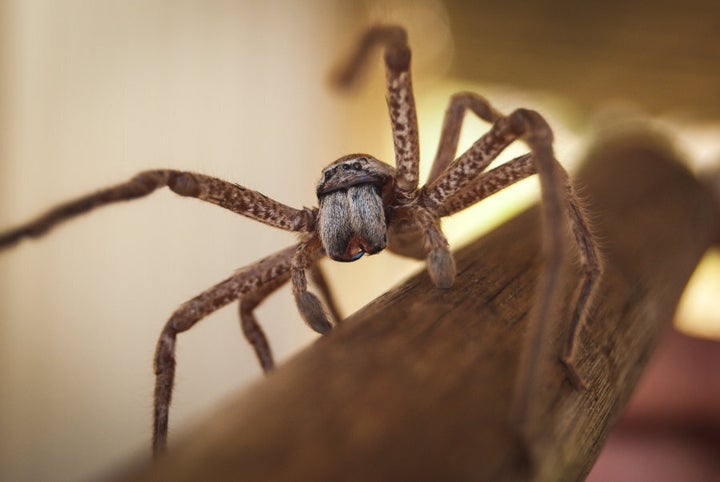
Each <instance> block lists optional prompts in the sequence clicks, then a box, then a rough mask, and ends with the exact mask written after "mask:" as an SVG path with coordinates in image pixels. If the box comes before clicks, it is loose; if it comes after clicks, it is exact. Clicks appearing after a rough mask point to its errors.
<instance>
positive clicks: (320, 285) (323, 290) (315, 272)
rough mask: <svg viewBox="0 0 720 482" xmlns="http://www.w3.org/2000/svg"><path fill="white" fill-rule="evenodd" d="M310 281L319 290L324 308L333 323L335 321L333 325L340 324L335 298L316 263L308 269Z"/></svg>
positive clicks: (340, 319) (340, 317) (340, 316)
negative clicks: (325, 307) (326, 309)
mask: <svg viewBox="0 0 720 482" xmlns="http://www.w3.org/2000/svg"><path fill="white" fill-rule="evenodd" d="M310 280H311V281H312V282H313V283H314V284H315V286H316V287H317V289H318V290H320V294H321V295H322V297H323V300H325V306H327V308H328V311H329V312H330V315H331V316H332V318H333V321H335V323H340V322H342V320H343V317H342V315H341V314H340V310H339V309H338V306H337V303H336V302H335V297H334V296H333V295H332V293H331V292H330V285H329V284H328V282H327V279H326V278H325V274H324V273H323V270H322V268H320V265H319V264H318V263H315V264H313V265H312V266H311V267H310Z"/></svg>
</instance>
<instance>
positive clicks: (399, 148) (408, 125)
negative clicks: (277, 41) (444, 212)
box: [334, 25, 420, 200]
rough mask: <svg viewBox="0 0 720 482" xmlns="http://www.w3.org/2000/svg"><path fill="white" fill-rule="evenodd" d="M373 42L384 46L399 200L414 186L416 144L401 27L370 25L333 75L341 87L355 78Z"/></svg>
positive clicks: (407, 51) (406, 50)
mask: <svg viewBox="0 0 720 482" xmlns="http://www.w3.org/2000/svg"><path fill="white" fill-rule="evenodd" d="M375 46H384V47H385V55H384V60H385V79H386V85H387V104H388V110H389V113H390V122H391V127H392V132H393V143H394V145H395V167H396V171H395V177H396V181H395V195H396V197H397V198H398V199H401V200H402V199H411V198H413V197H414V195H415V193H416V191H417V187H418V178H419V174H418V173H419V163H420V148H419V140H418V123H417V114H416V109H415V98H414V95H413V88H412V79H411V77H410V57H411V54H410V48H409V47H408V43H407V32H406V31H405V29H403V28H402V27H399V26H394V25H387V26H385V25H376V26H374V27H371V28H370V29H369V30H368V31H367V32H365V34H364V35H363V37H362V39H361V40H360V42H359V43H358V46H357V47H356V49H355V51H354V53H353V55H351V56H350V58H349V61H348V62H347V63H346V64H345V65H344V66H343V67H342V68H341V69H339V70H338V71H337V73H336V74H335V76H334V79H335V82H336V83H337V84H338V85H339V86H341V87H345V86H349V85H351V84H352V83H353V82H355V80H356V79H357V77H358V74H359V72H360V71H361V70H362V67H363V66H364V64H365V63H366V62H367V58H368V57H369V55H370V53H371V52H372V50H373V48H374V47H375Z"/></svg>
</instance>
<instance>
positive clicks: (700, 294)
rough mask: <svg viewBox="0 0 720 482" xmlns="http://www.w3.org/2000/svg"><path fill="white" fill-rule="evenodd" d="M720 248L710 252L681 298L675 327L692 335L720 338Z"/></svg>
mask: <svg viewBox="0 0 720 482" xmlns="http://www.w3.org/2000/svg"><path fill="white" fill-rule="evenodd" d="M719 300H720V250H718V249H713V250H711V251H709V252H708V253H707V254H706V255H705V257H704V258H703V260H702V261H701V262H700V264H699V265H698V267H697V269H696V270H695V273H694V274H693V276H692V278H691V279H690V282H689V283H688V285H687V288H686V289H685V294H684V295H683V297H682V299H681V300H680V305H679V306H678V311H677V316H676V317H675V319H676V322H675V326H676V328H677V329H678V330H680V331H682V332H684V333H687V334H688V335H691V336H697V337H702V338H712V339H715V340H720V303H719Z"/></svg>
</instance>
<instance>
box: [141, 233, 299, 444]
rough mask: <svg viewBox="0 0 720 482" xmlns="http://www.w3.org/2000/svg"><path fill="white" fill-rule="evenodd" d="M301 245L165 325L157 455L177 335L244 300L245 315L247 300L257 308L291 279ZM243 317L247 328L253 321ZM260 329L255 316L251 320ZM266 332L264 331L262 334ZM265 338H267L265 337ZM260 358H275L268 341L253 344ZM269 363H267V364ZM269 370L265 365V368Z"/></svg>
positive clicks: (158, 368)
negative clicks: (294, 259) (217, 311)
mask: <svg viewBox="0 0 720 482" xmlns="http://www.w3.org/2000/svg"><path fill="white" fill-rule="evenodd" d="M296 250H297V246H292V247H290V248H286V249H284V250H282V251H280V252H278V253H276V254H274V255H272V256H269V257H267V258H264V259H262V260H260V261H258V262H257V263H256V264H254V265H250V266H248V267H246V268H244V269H242V270H240V271H238V272H237V273H235V274H234V275H233V276H231V277H230V278H228V279H226V280H225V281H222V282H220V283H218V284H217V285H215V286H213V287H212V288H210V289H208V290H206V291H205V292H203V293H201V294H199V295H198V296H196V297H195V298H193V299H191V300H190V301H188V302H186V303H184V304H183V305H182V306H180V307H179V308H178V309H177V310H176V311H175V313H173V314H172V316H171V317H170V319H169V320H168V321H167V323H166V324H165V326H164V328H163V330H162V332H161V334H160V338H159V340H158V343H157V348H156V351H155V400H154V411H153V454H154V455H155V456H157V455H159V454H160V453H161V452H163V451H164V450H165V448H166V446H167V432H168V414H169V408H170V401H171V398H172V391H173V384H174V381H175V344H176V339H177V335H178V334H179V333H182V332H185V331H187V330H189V329H190V328H192V327H193V326H194V325H195V324H196V323H197V322H198V321H200V320H202V319H203V318H205V317H206V316H208V315H209V314H210V313H212V312H214V311H216V310H218V309H220V308H222V307H223V306H225V305H227V304H229V303H231V302H233V301H234V300H237V299H238V298H240V299H241V313H242V306H243V305H242V304H243V299H244V298H245V297H248V300H249V301H248V302H247V303H246V304H245V308H246V309H249V310H250V311H249V312H250V313H251V312H252V308H253V307H254V306H257V304H259V302H260V301H262V297H263V296H264V295H267V294H269V293H270V292H272V291H273V289H275V288H277V287H278V286H279V285H281V284H282V282H283V281H285V280H287V279H288V278H289V273H290V265H291V260H292V257H293V256H294V253H295V251H296ZM245 315H246V316H245V317H244V318H241V322H242V323H243V325H244V324H245V323H247V322H248V321H249V320H250V319H249V318H248V317H247V311H246V313H245ZM250 323H251V325H252V324H253V323H254V325H255V327H257V328H259V326H258V325H257V322H255V320H254V317H252V320H251V321H250ZM260 333H262V332H260ZM263 338H264V335H263ZM253 346H254V348H255V350H256V353H257V354H258V358H260V360H261V364H262V363H263V359H265V360H270V364H272V355H271V354H270V351H269V346H267V342H266V341H265V346H264V347H263V346H262V342H260V343H259V344H257V345H255V344H254V345H253ZM265 349H267V351H266V352H265V351H263V350H265ZM266 363H267V361H266ZM263 369H265V366H263Z"/></svg>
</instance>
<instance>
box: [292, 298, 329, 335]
mask: <svg viewBox="0 0 720 482" xmlns="http://www.w3.org/2000/svg"><path fill="white" fill-rule="evenodd" d="M295 301H296V303H297V306H298V310H299V311H300V315H301V316H302V318H303V320H304V321H305V323H307V324H308V326H310V328H312V329H313V330H315V331H316V332H318V333H320V334H321V335H324V334H326V333H327V332H329V331H330V330H331V329H332V324H331V323H330V321H329V320H328V317H327V315H326V314H325V310H324V308H323V306H322V303H321V302H320V300H319V299H318V297H317V296H315V295H314V294H312V293H310V292H309V291H303V292H302V293H297V294H296V295H295Z"/></svg>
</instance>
